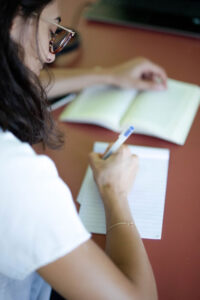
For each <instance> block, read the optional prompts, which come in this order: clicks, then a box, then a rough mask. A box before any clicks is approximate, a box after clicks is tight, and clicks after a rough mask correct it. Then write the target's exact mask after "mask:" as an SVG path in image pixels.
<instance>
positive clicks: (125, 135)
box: [103, 126, 134, 159]
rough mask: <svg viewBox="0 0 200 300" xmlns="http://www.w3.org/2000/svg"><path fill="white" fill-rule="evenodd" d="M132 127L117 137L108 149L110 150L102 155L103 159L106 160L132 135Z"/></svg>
mask: <svg viewBox="0 0 200 300" xmlns="http://www.w3.org/2000/svg"><path fill="white" fill-rule="evenodd" d="M133 131H134V127H133V126H129V127H128V128H126V129H125V130H123V131H122V133H121V134H120V135H119V136H118V139H117V140H116V141H115V142H114V144H113V145H112V146H111V147H110V149H109V150H108V151H107V152H106V153H105V154H104V156H103V159H106V158H108V157H109V156H110V155H111V154H112V153H113V152H115V151H117V150H118V149H119V148H120V146H121V145H122V144H123V143H124V142H125V141H126V140H127V139H128V137H129V136H130V135H131V134H132V133H133Z"/></svg>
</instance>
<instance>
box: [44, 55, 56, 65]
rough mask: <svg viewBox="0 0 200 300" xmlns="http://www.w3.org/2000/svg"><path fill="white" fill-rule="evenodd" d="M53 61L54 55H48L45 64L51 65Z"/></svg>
mask: <svg viewBox="0 0 200 300" xmlns="http://www.w3.org/2000/svg"><path fill="white" fill-rule="evenodd" d="M54 60H55V54H51V53H49V55H48V57H47V60H46V62H47V64H51V63H53V62H54Z"/></svg>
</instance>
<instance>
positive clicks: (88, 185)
mask: <svg viewBox="0 0 200 300" xmlns="http://www.w3.org/2000/svg"><path fill="white" fill-rule="evenodd" d="M106 147H107V144H106V143H100V142H97V143H95V146H94V151H96V152H100V153H103V152H104V151H105V149H106ZM130 148H131V151H132V153H134V154H137V155H138V156H139V171H138V174H137V176H136V180H135V183H134V185H133V188H132V190H131V192H130V194H129V197H128V200H129V205H130V209H131V213H132V216H133V218H134V221H135V223H136V226H137V228H138V231H139V233H140V236H141V237H142V238H147V239H161V235H162V224H163V214H164V205H165V194H166V185H167V174H168V162H169V150H168V149H160V148H152V147H142V146H130ZM77 201H78V202H79V203H80V204H81V206H80V210H79V214H80V217H81V219H82V221H83V223H84V225H85V227H86V228H87V230H88V231H90V232H94V233H101V234H105V233H106V220H105V211H104V206H103V203H102V200H101V197H100V195H99V192H98V189H97V187H96V184H95V182H94V179H93V175H92V171H91V169H90V168H88V170H87V172H86V176H85V178H84V181H83V184H82V187H81V189H80V192H79V195H78V198H77Z"/></svg>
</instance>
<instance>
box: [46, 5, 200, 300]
mask: <svg viewBox="0 0 200 300" xmlns="http://www.w3.org/2000/svg"><path fill="white" fill-rule="evenodd" d="M83 3H84V1H83V0H77V1H73V0H68V1H63V4H62V5H63V9H62V14H63V15H62V18H63V22H62V23H63V24H64V25H70V24H71V22H72V20H73V16H74V14H75V12H76V11H77V9H79V8H80V4H83ZM78 30H79V32H80V33H81V38H82V51H81V54H80V55H79V56H77V57H76V60H72V61H71V63H70V66H71V67H72V66H73V67H84V68H87V67H92V66H95V65H101V66H111V65H113V64H116V63H120V62H123V61H126V60H127V59H131V58H133V57H135V56H138V55H139V56H146V57H148V58H149V59H151V60H153V61H155V62H157V63H158V64H160V65H162V66H163V67H164V68H165V69H166V71H167V73H168V76H169V77H172V78H175V79H177V80H182V81H187V82H191V83H195V84H199V85H200V39H199V40H198V39H194V38H186V37H181V36H175V35H170V34H162V33H158V32H154V31H147V30H139V29H133V28H126V27H122V26H113V25H106V24H100V23H89V22H87V21H85V20H84V19H83V18H82V19H81V20H80V22H79V26H78ZM65 63H66V62H65ZM61 110H62V109H59V110H57V111H55V112H54V116H55V118H56V119H57V117H58V116H59V114H60V112H61ZM58 123H59V122H58ZM59 127H60V128H61V129H62V131H63V132H64V133H65V141H66V142H65V146H64V147H63V148H62V149H61V150H59V151H50V150H47V151H46V153H47V154H48V155H49V156H50V157H51V158H52V159H53V160H54V161H55V163H56V165H57V168H58V171H59V173H60V175H61V177H62V178H63V179H64V181H65V182H67V184H68V185H69V186H70V188H71V190H72V194H73V196H74V199H76V197H77V194H78V191H79V189H80V186H81V183H82V180H83V177H84V174H85V171H86V168H87V165H88V153H89V152H90V151H91V150H92V146H93V143H94V141H97V140H98V141H106V142H111V141H113V140H114V139H115V138H116V137H117V134H116V133H113V132H111V131H109V130H106V129H103V128H100V127H97V126H93V125H80V124H69V123H68V124H67V123H59ZM129 143H130V144H135V145H144V146H152V147H162V148H169V149H170V162H169V172H168V183H167V194H166V202H165V212H164V223H163V233H162V239H161V240H143V241H144V244H145V247H146V249H147V252H148V255H149V258H150V261H151V264H152V267H153V269H154V273H155V277H156V281H157V286H158V292H159V299H161V300H188V299H190V300H199V299H200V285H199V282H200V175H199V174H200V159H199V156H200V110H199V111H198V113H197V115H196V118H195V120H194V123H193V125H192V128H191V130H190V133H189V136H188V138H187V140H186V143H185V145H184V146H177V145H175V144H172V143H169V142H166V141H162V140H160V139H156V138H152V137H147V136H143V135H133V136H132V137H131V138H130V139H129ZM77 207H78V204H77ZM93 238H94V240H95V241H96V242H97V243H98V244H99V245H100V246H101V247H104V243H105V236H103V235H94V236H93Z"/></svg>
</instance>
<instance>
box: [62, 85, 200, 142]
mask: <svg viewBox="0 0 200 300" xmlns="http://www.w3.org/2000/svg"><path fill="white" fill-rule="evenodd" d="M199 100H200V88H199V87H198V86H196V85H193V84H189V83H184V82H180V81H176V80H172V79H169V80H168V89H167V90H165V91H147V92H137V91H136V90H133V89H119V88H115V87H111V86H93V87H90V88H87V89H86V90H84V91H83V92H81V93H80V94H79V95H78V96H77V97H76V98H75V100H73V102H72V103H70V104H69V105H68V106H67V107H66V109H65V110H64V111H63V113H62V114H61V116H60V119H61V120H62V121H69V122H79V123H89V124H96V125H100V126H102V127H105V128H108V129H110V130H113V131H116V132H120V131H121V130H122V129H123V128H124V127H127V126H128V125H130V124H132V125H133V126H134V127H135V133H141V134H146V135H151V136H155V137H159V138H162V139H165V140H168V141H171V142H174V143H177V144H180V145H183V144H184V143H185V140H186V138H187V135H188V133H189V130H190V127H191V125H192V122H193V119H194V117H195V114H196V112H197V109H198V107H199Z"/></svg>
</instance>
